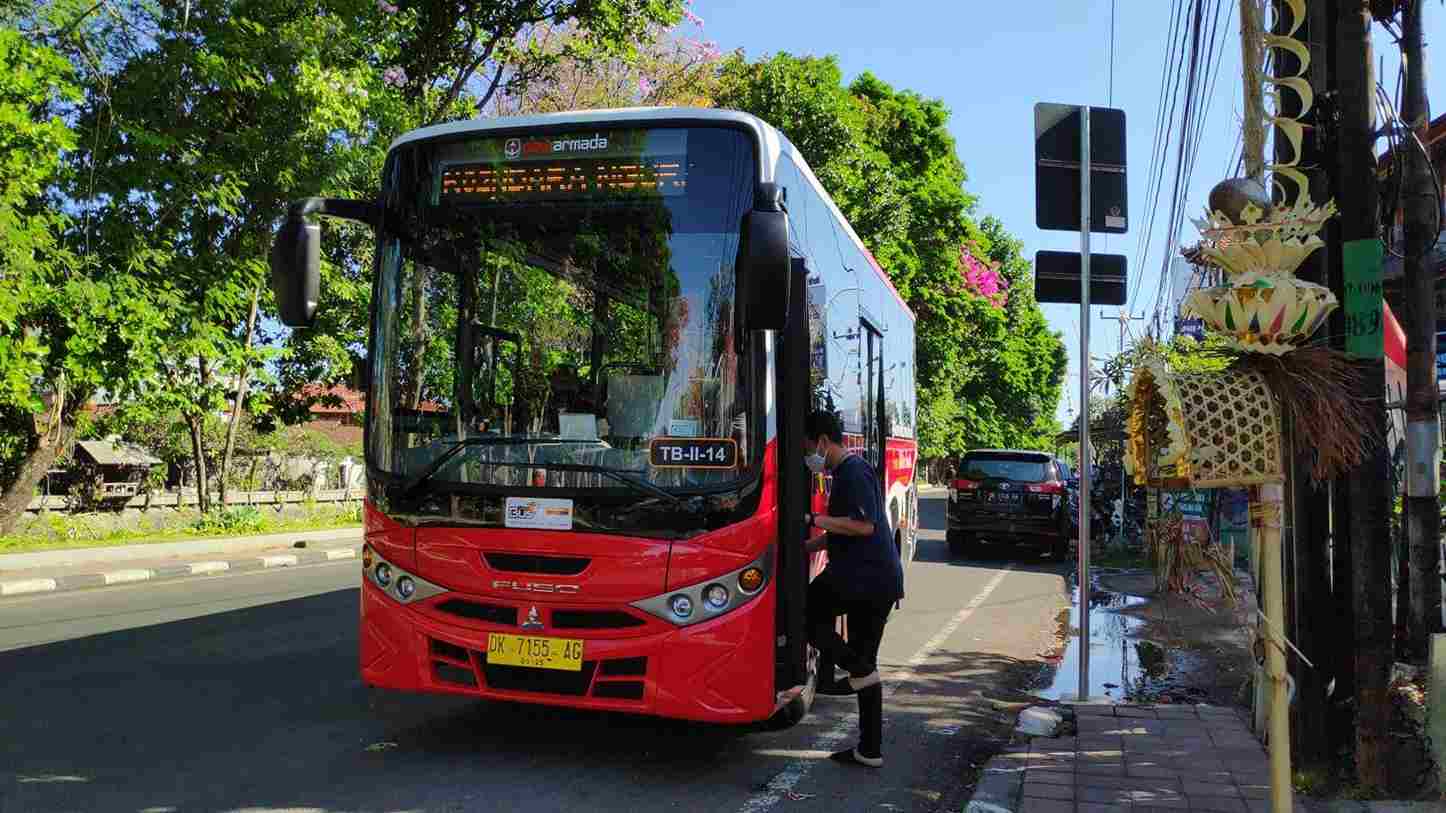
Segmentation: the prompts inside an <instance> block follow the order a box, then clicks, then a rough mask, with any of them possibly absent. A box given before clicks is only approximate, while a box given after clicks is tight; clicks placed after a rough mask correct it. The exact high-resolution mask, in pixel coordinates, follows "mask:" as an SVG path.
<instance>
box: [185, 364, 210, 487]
mask: <svg viewBox="0 0 1446 813" xmlns="http://www.w3.org/2000/svg"><path fill="white" fill-rule="evenodd" d="M196 364H197V373H198V375H199V376H200V378H201V389H202V390H205V389H206V387H207V386H208V385H209V384H210V382H211V375H210V370H209V369H208V368H207V367H206V357H205V356H197V357H196ZM186 422H187V423H188V424H189V425H190V427H191V453H192V454H193V455H195V458H196V507H197V508H198V509H200V511H201V513H203V514H206V513H210V511H211V484H210V478H209V477H208V476H207V473H206V413H205V412H200V413H195V414H191V415H187V416H186Z"/></svg>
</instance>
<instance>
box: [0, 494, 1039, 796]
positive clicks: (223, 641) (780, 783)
mask: <svg viewBox="0 0 1446 813" xmlns="http://www.w3.org/2000/svg"><path fill="white" fill-rule="evenodd" d="M921 507H922V516H923V520H924V524H925V527H926V528H927V529H928V530H926V531H925V532H924V534H923V541H922V542H921V544H920V554H919V560H918V561H916V562H915V563H914V564H913V565H912V567H911V570H910V571H909V576H908V579H909V584H908V589H909V598H908V599H906V600H905V603H904V606H903V608H902V609H901V610H899V611H897V612H896V613H895V614H894V616H893V617H892V618H891V620H890V623H889V626H888V628H887V630H886V632H885V635H884V642H883V647H882V651H881V660H882V666H883V667H884V670H885V671H884V675H885V684H886V689H885V691H886V698H887V699H886V701H885V729H884V755H885V760H886V763H885V766H884V768H883V769H882V770H881V771H879V772H876V773H875V772H865V771H864V770H863V769H859V768H849V767H844V766H838V765H834V764H833V763H831V762H829V761H828V760H827V759H825V757H826V756H827V754H828V752H829V751H831V750H834V749H837V748H841V747H845V746H848V745H851V744H853V742H854V741H855V739H854V738H855V736H856V729H855V725H856V724H855V714H854V712H855V704H854V701H853V700H852V699H851V698H848V699H835V698H820V699H819V701H818V703H817V704H815V706H814V710H813V713H812V714H810V715H809V717H808V718H807V719H806V720H805V721H804V722H803V723H801V724H799V725H798V726H796V727H794V728H792V729H789V730H787V731H782V732H767V731H759V730H737V729H724V728H714V727H708V726H701V725H698V724H692V723H677V722H670V721H662V720H656V719H651V718H640V717H629V716H621V715H611V714H597V713H591V712H578V711H570V710H559V709H550V708H545V707H540V706H518V705H511V704H499V703H485V702H476V701H469V700H458V699H451V698H434V697H415V696H401V697H396V696H385V697H382V698H375V697H372V696H370V695H369V694H368V692H367V691H366V690H365V689H364V688H363V687H362V686H361V684H360V682H359V680H358V677H357V664H356V649H357V643H356V627H357V588H356V584H357V580H358V576H359V574H358V568H359V565H358V563H357V562H355V561H350V562H340V563H336V564H327V565H315V566H311V567H306V568H296V569H288V570H284V571H280V572H276V571H269V572H260V573H249V574H237V575H228V576H218V577H215V578H197V579H189V580H184V581H181V582H176V583H169V584H166V583H162V584H154V585H135V586H125V587H113V588H104V589H97V590H92V591H82V592H78V593H68V594H58V595H54V596H41V597H33V598H17V599H5V600H0V675H3V676H4V678H3V684H0V685H3V686H4V691H3V692H0V732H3V735H0V813H19V811H26V812H27V813H28V812H29V811H59V810H66V811H69V810H75V811H137V812H140V811H146V812H147V813H162V812H163V811H191V810H197V811H281V810H304V811H352V810H356V811H363V810H364V811H372V810H378V811H381V810H386V811H414V810H415V811H473V810H523V811H553V810H572V811H594V810H598V811H654V810H656V811H664V810H666V811H695V810H697V811H717V812H718V813H763V811H770V810H779V811H782V810H787V811H828V813H844V811H855V810H859V811H862V810H879V809H887V810H895V811H900V810H913V811H936V810H950V811H957V810H959V809H960V807H961V806H962V804H963V801H964V800H965V799H967V796H968V788H967V787H966V786H965V777H966V775H967V774H968V771H969V768H970V766H971V764H972V763H976V762H979V761H981V757H982V755H983V754H985V753H987V752H988V751H989V750H990V748H991V746H992V744H993V743H995V742H997V738H998V737H999V736H1000V735H1001V734H1002V733H1003V731H1004V730H1005V729H1004V726H1003V724H1002V723H1001V721H1002V720H1004V719H1007V718H1008V716H1009V715H1008V714H1007V713H1006V709H1007V705H1006V704H1008V703H1010V702H1017V701H1019V700H1021V699H1023V696H1022V695H1021V694H1020V693H1019V692H1018V691H1017V690H1018V689H1019V688H1020V687H1021V686H1022V685H1024V684H1025V683H1027V682H1029V681H1031V680H1034V679H1037V678H1038V676H1039V675H1040V672H1041V670H1042V669H1043V662H1042V661H1041V660H1040V658H1039V657H1038V655H1039V653H1041V652H1042V651H1044V650H1045V649H1046V647H1047V646H1048V644H1049V642H1050V641H1051V640H1052V638H1053V633H1054V627H1055V622H1054V618H1055V616H1056V614H1057V613H1058V611H1059V610H1060V609H1061V608H1062V607H1064V606H1065V604H1066V599H1065V596H1064V592H1063V591H1064V582H1063V579H1062V577H1061V571H1062V568H1061V566H1059V565H1057V564H1055V563H1051V562H1049V561H1048V560H1043V561H1034V562H1017V563H1009V562H960V561H956V562H950V561H949V557H948V553H947V550H946V549H945V546H944V542H943V532H942V528H943V501H942V499H939V498H938V497H937V496H933V497H928V498H926V499H924V500H922V501H921Z"/></svg>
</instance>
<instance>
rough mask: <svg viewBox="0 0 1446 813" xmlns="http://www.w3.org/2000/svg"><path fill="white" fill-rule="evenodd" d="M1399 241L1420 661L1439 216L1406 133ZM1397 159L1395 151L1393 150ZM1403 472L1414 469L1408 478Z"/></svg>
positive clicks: (1413, 69) (1430, 594) (1412, 19)
mask: <svg viewBox="0 0 1446 813" xmlns="http://www.w3.org/2000/svg"><path fill="white" fill-rule="evenodd" d="M1423 5H1424V4H1423V3H1420V2H1415V3H1411V4H1409V5H1408V6H1407V8H1406V9H1405V11H1404V12H1403V14H1404V15H1405V19H1404V20H1403V21H1402V26H1401V28H1402V42H1401V55H1402V58H1403V59H1404V60H1405V62H1406V95H1405V99H1404V101H1403V102H1402V105H1401V108H1402V109H1401V118H1402V119H1403V122H1402V123H1403V124H1405V125H1406V126H1407V127H1409V128H1411V130H1412V131H1413V132H1415V134H1416V136H1417V137H1418V138H1420V139H1421V143H1422V144H1424V143H1425V142H1426V129H1427V127H1428V126H1429V125H1430V123H1431V122H1430V119H1431V105H1430V102H1429V101H1428V100H1427V98H1426V65H1425V58H1426V54H1425V47H1424V46H1423V44H1422V42H1421V16H1422V13H1423V10H1422V6H1423ZM1397 149H1399V150H1402V151H1403V152H1404V155H1405V158H1406V160H1405V162H1404V163H1403V164H1398V165H1397V166H1401V167H1403V172H1404V176H1403V177H1402V178H1399V179H1398V182H1399V183H1401V185H1402V190H1403V192H1404V194H1403V195H1402V201H1401V203H1402V209H1403V211H1402V232H1403V233H1404V235H1403V236H1404V238H1405V239H1404V240H1402V241H1401V245H1402V247H1403V248H1404V249H1405V251H1403V252H1402V253H1403V254H1405V255H1406V263H1405V272H1406V280H1405V282H1406V291H1407V300H1408V301H1409V302H1410V308H1409V310H1410V320H1409V321H1408V322H1407V324H1408V325H1409V326H1410V331H1411V333H1410V336H1409V339H1408V341H1407V342H1406V347H1407V349H1408V353H1407V357H1406V392H1407V395H1406V421H1407V430H1406V438H1407V444H1406V468H1407V471H1408V474H1407V476H1406V486H1407V491H1406V499H1405V503H1406V506H1407V509H1408V510H1407V512H1406V529H1407V539H1408V543H1407V544H1408V545H1409V548H1410V556H1411V579H1410V586H1411V594H1410V607H1411V615H1410V624H1409V626H1410V635H1411V637H1410V645H1409V646H1408V647H1407V650H1408V651H1409V653H1410V657H1411V659H1412V660H1414V661H1416V662H1418V663H1424V662H1425V660H1426V657H1427V651H1428V646H1429V642H1430V640H1431V634H1432V633H1435V632H1439V631H1440V630H1441V577H1440V573H1439V571H1438V568H1439V566H1440V565H1439V558H1440V544H1441V514H1440V506H1439V505H1438V503H1437V499H1438V492H1439V489H1440V485H1439V467H1440V445H1441V440H1440V424H1439V420H1440V419H1439V418H1438V413H1437V398H1438V395H1437V390H1436V318H1437V317H1436V269H1435V266H1434V263H1428V262H1427V259H1426V254H1427V252H1428V251H1429V250H1430V248H1431V246H1433V245H1435V243H1436V239H1437V236H1438V234H1439V233H1440V226H1441V217H1440V209H1439V208H1438V206H1439V204H1438V202H1437V199H1436V196H1437V193H1438V192H1439V190H1437V189H1434V188H1433V181H1432V177H1431V165H1430V162H1429V158H1428V157H1427V156H1425V155H1423V154H1422V152H1421V150H1420V149H1418V148H1417V147H1416V145H1415V143H1414V142H1413V140H1412V139H1410V137H1409V136H1408V137H1407V138H1406V139H1403V140H1402V141H1401V143H1400V146H1399V147H1397ZM1397 157H1400V156H1397ZM1409 472H1416V475H1415V476H1412V475H1411V474H1410V473H1409Z"/></svg>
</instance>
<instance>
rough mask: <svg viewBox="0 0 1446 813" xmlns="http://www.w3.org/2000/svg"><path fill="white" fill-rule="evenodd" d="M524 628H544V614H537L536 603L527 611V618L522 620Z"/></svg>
mask: <svg viewBox="0 0 1446 813" xmlns="http://www.w3.org/2000/svg"><path fill="white" fill-rule="evenodd" d="M522 628H523V629H525V630H540V629H542V616H540V615H538V614H537V605H536V604H534V605H532V607H531V609H529V610H528V611H527V620H526V621H523V622H522Z"/></svg>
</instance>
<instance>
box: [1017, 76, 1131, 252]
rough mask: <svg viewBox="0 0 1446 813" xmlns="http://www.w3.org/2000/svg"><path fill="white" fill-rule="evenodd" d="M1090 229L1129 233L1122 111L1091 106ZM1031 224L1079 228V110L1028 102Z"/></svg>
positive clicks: (1068, 229) (1060, 105)
mask: <svg viewBox="0 0 1446 813" xmlns="http://www.w3.org/2000/svg"><path fill="white" fill-rule="evenodd" d="M1089 115H1090V122H1089V123H1090V231H1092V232H1099V233H1103V234H1124V233H1125V232H1127V231H1129V205H1128V204H1129V201H1128V196H1127V189H1128V185H1127V184H1126V182H1125V181H1126V179H1125V111H1123V110H1116V109H1114V108H1109V107H1091V108H1089ZM1034 217H1035V225H1036V226H1038V227H1039V228H1041V229H1046V230H1051V231H1079V230H1080V108H1079V107H1078V106H1077V105H1072V104H1050V103H1046V102H1040V103H1038V104H1036V105H1035V106H1034Z"/></svg>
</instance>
